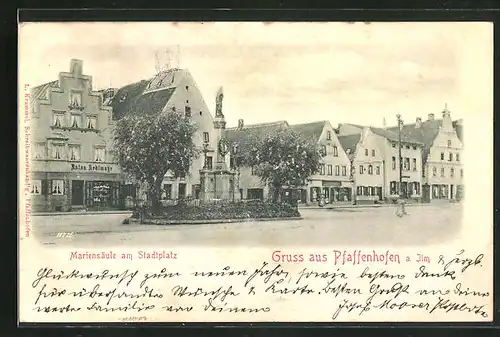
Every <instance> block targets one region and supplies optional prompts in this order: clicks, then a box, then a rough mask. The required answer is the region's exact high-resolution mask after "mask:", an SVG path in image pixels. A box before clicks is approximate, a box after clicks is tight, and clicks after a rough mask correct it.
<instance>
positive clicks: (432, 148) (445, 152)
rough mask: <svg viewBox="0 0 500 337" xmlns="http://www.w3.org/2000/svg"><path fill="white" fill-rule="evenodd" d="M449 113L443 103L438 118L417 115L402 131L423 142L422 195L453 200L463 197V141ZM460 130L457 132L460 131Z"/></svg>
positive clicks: (429, 198)
mask: <svg viewBox="0 0 500 337" xmlns="http://www.w3.org/2000/svg"><path fill="white" fill-rule="evenodd" d="M457 127H459V128H460V131H461V129H462V121H460V123H459V124H458V125H454V123H453V121H452V119H451V113H450V111H449V110H448V108H447V107H446V106H445V108H444V110H443V111H442V119H436V118H435V115H434V114H429V115H428V118H427V120H426V121H422V118H417V119H416V122H415V123H412V124H407V125H405V126H404V127H403V133H404V134H405V135H406V136H408V137H412V138H413V139H415V140H417V141H420V142H422V143H423V144H424V150H423V152H422V165H423V171H422V176H423V184H424V185H423V198H424V201H432V200H436V199H445V200H457V199H461V198H463V193H464V186H463V174H464V172H463V165H462V151H463V143H462V141H461V139H460V138H459V136H458V133H457ZM460 134H461V132H460Z"/></svg>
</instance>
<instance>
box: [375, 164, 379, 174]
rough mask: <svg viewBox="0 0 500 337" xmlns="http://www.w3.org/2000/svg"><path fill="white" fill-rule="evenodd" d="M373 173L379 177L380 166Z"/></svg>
mask: <svg viewBox="0 0 500 337" xmlns="http://www.w3.org/2000/svg"><path fill="white" fill-rule="evenodd" d="M375 172H376V174H377V175H380V166H377V167H376V169H375Z"/></svg>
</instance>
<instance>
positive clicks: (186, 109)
mask: <svg viewBox="0 0 500 337" xmlns="http://www.w3.org/2000/svg"><path fill="white" fill-rule="evenodd" d="M184 113H185V114H186V117H191V107H190V106H189V105H186V106H185V107H184Z"/></svg>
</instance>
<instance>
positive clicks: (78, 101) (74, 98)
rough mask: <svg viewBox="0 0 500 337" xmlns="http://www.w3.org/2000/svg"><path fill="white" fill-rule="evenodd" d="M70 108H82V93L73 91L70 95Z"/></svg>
mask: <svg viewBox="0 0 500 337" xmlns="http://www.w3.org/2000/svg"><path fill="white" fill-rule="evenodd" d="M69 106H70V107H72V108H79V107H81V106H82V93H81V92H75V91H72V92H71V93H70V94H69Z"/></svg>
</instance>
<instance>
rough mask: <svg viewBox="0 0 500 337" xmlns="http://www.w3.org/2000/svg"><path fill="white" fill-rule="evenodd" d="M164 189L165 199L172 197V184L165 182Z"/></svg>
mask: <svg viewBox="0 0 500 337" xmlns="http://www.w3.org/2000/svg"><path fill="white" fill-rule="evenodd" d="M163 191H164V193H165V196H164V199H167V200H170V199H172V184H164V185H163Z"/></svg>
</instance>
